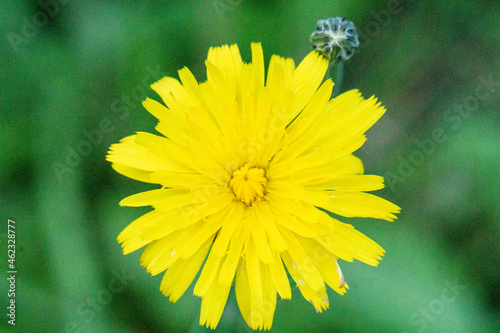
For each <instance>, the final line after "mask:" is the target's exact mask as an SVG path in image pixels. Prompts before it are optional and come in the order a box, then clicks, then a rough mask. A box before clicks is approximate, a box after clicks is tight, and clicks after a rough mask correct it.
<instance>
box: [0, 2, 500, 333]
mask: <svg viewBox="0 0 500 333" xmlns="http://www.w3.org/2000/svg"><path fill="white" fill-rule="evenodd" d="M0 16H1V20H0V37H1V38H0V47H1V50H2V52H1V55H0V61H1V71H0V79H1V84H0V92H1V93H0V103H1V104H0V105H1V109H0V219H1V224H0V226H1V230H0V234H1V238H0V267H1V270H0V271H1V274H0V280H1V283H0V287H1V288H0V295H1V296H0V300H1V302H0V303H1V306H0V308H2V309H3V310H2V311H1V312H2V313H0V318H3V319H2V320H1V321H2V323H1V324H0V325H1V326H0V327H2V330H5V331H11V330H16V329H17V330H18V331H20V332H21V331H22V332H204V331H208V330H206V329H204V328H203V327H200V326H199V325H198V320H199V311H200V303H201V301H200V299H199V298H197V297H195V296H192V288H193V287H192V286H191V288H190V289H188V291H187V292H186V294H185V295H184V296H183V297H182V298H181V299H180V300H179V301H178V302H177V303H176V304H172V303H169V301H168V299H167V298H165V297H164V296H162V294H161V293H160V292H159V285H160V280H161V275H159V276H156V277H150V276H149V275H148V274H147V273H146V271H145V270H144V269H142V268H141V266H140V265H139V257H140V253H141V251H137V252H136V253H133V254H130V255H127V256H123V255H122V254H121V249H120V246H119V245H118V243H117V242H116V236H117V235H118V233H119V232H120V231H121V230H122V229H123V228H124V227H126V226H127V225H128V224H129V223H130V222H131V221H133V220H134V219H135V218H137V217H138V216H140V215H142V214H144V213H145V212H146V211H148V209H144V210H142V209H138V208H121V207H119V206H118V202H119V201H120V200H121V199H122V198H124V197H126V196H128V195H130V194H133V193H136V192H139V191H144V190H148V189H152V188H155V187H154V186H153V185H151V184H142V183H139V182H136V181H133V180H130V179H127V178H125V177H123V176H121V175H119V174H117V173H116V172H114V171H113V170H112V169H111V167H110V164H109V163H107V162H106V161H105V155H106V151H107V149H108V147H109V145H110V144H112V143H115V142H117V141H118V140H120V139H121V138H122V137H124V136H127V135H130V134H133V133H134V132H135V131H139V130H141V131H149V132H154V126H155V125H156V120H155V119H154V118H153V117H152V116H151V115H150V114H149V113H147V112H146V111H145V110H144V109H143V108H142V106H141V101H142V100H143V99H144V98H145V97H146V96H149V97H153V98H156V99H157V97H156V95H155V94H154V92H153V91H152V90H151V89H150V88H149V85H150V84H151V83H153V82H155V81H156V80H158V79H159V78H161V77H163V76H165V75H168V76H173V77H177V70H178V69H180V68H182V67H184V66H187V67H189V68H190V69H191V70H192V71H193V73H194V74H195V76H196V77H197V78H198V80H199V81H203V80H204V79H205V78H206V74H205V72H204V59H205V57H206V54H207V51H208V49H209V47H210V46H217V45H221V44H232V43H237V44H238V45H239V47H240V50H241V53H242V56H243V59H244V60H247V61H250V60H251V56H250V43H251V42H252V41H259V42H262V45H263V48H264V55H265V58H266V64H267V63H268V62H269V59H270V56H271V55H272V54H279V55H282V56H286V57H292V58H294V59H295V61H296V63H298V62H299V61H300V60H301V59H302V58H303V57H304V56H305V55H306V54H307V53H308V52H309V51H310V50H311V45H310V43H309V35H310V33H311V32H312V31H313V30H314V29H315V25H316V21H317V20H318V19H322V18H326V17H330V16H345V17H347V18H348V19H350V20H352V21H354V22H355V23H356V25H357V28H358V31H359V33H360V42H361V46H360V49H359V51H358V53H357V54H356V55H355V56H354V57H353V58H352V59H351V60H350V61H349V62H348V63H347V64H346V66H345V77H344V84H343V87H342V90H343V91H345V90H349V89H353V88H358V89H360V90H361V92H363V94H364V95H365V96H366V97H369V96H371V95H376V96H377V97H378V98H379V99H380V100H381V101H382V102H383V104H384V105H385V106H386V108H387V113H386V114H385V115H384V117H382V119H381V120H380V121H379V122H378V123H377V124H376V125H375V126H374V127H373V128H372V129H370V130H369V131H368V133H367V135H368V141H367V143H366V144H365V145H364V146H363V147H362V148H361V149H360V150H359V151H358V153H357V155H358V156H360V157H362V158H363V161H364V164H365V169H366V172H367V173H370V174H379V175H383V176H385V177H386V185H387V187H386V188H385V189H384V190H381V191H379V192H377V194H378V195H380V196H382V197H384V198H387V199H389V200H390V201H392V202H394V203H396V204H398V205H400V206H401V208H402V212H401V214H400V215H399V219H398V220H397V221H396V222H394V223H388V222H385V221H378V220H365V219H346V218H344V219H343V221H345V222H349V223H352V224H354V225H355V226H356V228H357V229H359V230H360V231H362V232H364V233H365V234H367V235H368V236H370V237H371V238H373V239H374V240H376V241H377V242H378V243H379V244H380V245H381V246H382V247H384V248H385V249H386V251H387V254H386V256H385V258H384V260H383V261H382V262H381V264H380V266H379V267H378V268H374V267H370V266H367V265H365V264H362V263H359V262H354V263H344V264H342V268H343V271H344V274H345V276H346V279H347V281H348V282H349V285H350V287H351V289H350V291H349V292H348V293H347V294H346V295H344V296H340V295H337V294H335V293H334V292H333V291H331V290H330V291H329V294H330V304H331V305H330V310H328V311H326V312H325V313H323V314H317V313H316V312H315V310H314V309H313V307H312V306H310V304H309V303H308V302H307V301H305V300H304V299H303V298H302V297H301V295H300V293H299V292H298V289H297V288H294V290H293V298H292V300H291V301H286V300H278V306H277V310H276V314H275V319H274V325H273V328H272V331H274V332H305V331H310V332H332V331H335V332H368V331H372V332H405V331H406V332H472V331H475V332H495V331H496V332H499V331H500V324H499V323H500V246H499V241H498V240H499V238H500V222H499V221H500V181H499V176H500V148H499V146H500V145H499V144H500V126H499V125H500V116H499V106H500V58H499V54H500V29H499V27H500V2H498V1H495V0H492V1H479V0H476V1H438V0H429V1H366V0H364V1H361V0H357V1H354V0H351V1H243V0H206V1H182V2H181V1H92V2H91V1H85V2H83V1H82V2H70V1H57V0H52V1H49V0H41V1H3V2H2V4H1V5H0ZM9 218H10V219H13V220H15V222H16V241H17V243H16V244H17V252H16V255H17V256H16V265H17V267H16V268H17V270H18V274H17V292H16V300H17V303H16V304H17V312H16V314H17V317H16V319H17V320H16V327H15V328H14V327H12V326H11V325H8V324H7V319H8V318H7V317H6V312H7V310H6V309H5V308H6V306H7V305H8V303H7V302H8V298H7V296H6V291H7V283H6V271H7V245H6V239H7V237H6V234H7V219H9ZM230 298H232V299H233V300H232V301H229V302H228V305H227V307H226V310H225V312H224V315H223V317H222V320H221V323H220V324H219V327H218V329H217V330H218V331H220V332H231V331H236V332H246V331H249V329H248V328H247V327H246V325H245V323H244V321H243V320H242V319H241V315H240V314H239V310H238V308H237V306H236V305H235V304H236V303H235V301H234V294H231V295H230ZM4 312H5V313H4Z"/></svg>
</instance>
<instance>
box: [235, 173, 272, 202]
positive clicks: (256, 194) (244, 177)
mask: <svg viewBox="0 0 500 333" xmlns="http://www.w3.org/2000/svg"><path fill="white" fill-rule="evenodd" d="M266 184H267V179H266V177H265V176H264V170H263V169H261V168H256V167H252V166H250V165H249V164H248V163H247V164H245V165H244V166H242V167H241V168H239V169H238V170H236V171H235V172H233V178H231V181H230V182H229V186H230V187H231V188H232V190H233V192H234V195H235V196H236V198H237V199H238V200H240V201H241V202H243V203H245V205H247V206H251V205H252V203H253V202H254V201H256V200H261V198H262V197H263V196H264V193H265V191H266Z"/></svg>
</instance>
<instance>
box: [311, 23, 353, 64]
mask: <svg viewBox="0 0 500 333" xmlns="http://www.w3.org/2000/svg"><path fill="white" fill-rule="evenodd" d="M309 40H310V41H311V43H312V47H313V49H315V50H316V51H318V52H319V53H321V54H322V55H323V56H324V57H325V58H326V59H328V60H330V61H334V62H335V61H345V60H348V59H350V58H351V57H352V55H353V54H354V52H355V51H356V50H357V48H358V47H359V39H358V33H357V32H356V27H355V26H354V23H352V22H351V21H348V20H347V19H346V18H345V17H330V18H327V19H325V20H319V21H318V23H317V26H316V30H315V31H314V32H313V33H312V34H311V37H310V39H309Z"/></svg>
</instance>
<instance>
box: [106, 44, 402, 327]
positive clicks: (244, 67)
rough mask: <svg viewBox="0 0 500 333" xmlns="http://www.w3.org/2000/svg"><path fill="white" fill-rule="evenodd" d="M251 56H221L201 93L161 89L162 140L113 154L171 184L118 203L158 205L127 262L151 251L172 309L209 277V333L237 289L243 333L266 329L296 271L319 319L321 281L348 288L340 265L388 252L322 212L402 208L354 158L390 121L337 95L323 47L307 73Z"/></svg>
mask: <svg viewBox="0 0 500 333" xmlns="http://www.w3.org/2000/svg"><path fill="white" fill-rule="evenodd" d="M251 50H252V63H248V64H247V63H244V62H243V61H242V60H241V56H240V52H239V50H238V47H237V46H236V45H232V46H227V45H226V46H222V47H216V48H211V49H210V50H209V52H208V59H207V61H206V68H207V78H208V79H207V81H205V82H203V83H198V82H197V80H196V79H195V77H194V76H193V74H192V73H191V72H190V71H189V69H187V68H183V69H181V70H180V71H179V78H180V81H178V80H176V79H174V78H170V77H165V78H163V79H161V80H160V81H158V82H156V83H154V84H153V85H152V86H151V87H152V89H153V90H154V91H155V92H157V93H158V95H159V96H160V97H161V99H162V100H163V102H164V103H165V105H166V106H164V105H163V104H161V103H159V102H156V101H154V100H152V99H149V98H148V99H146V100H145V101H144V102H143V105H144V107H145V108H146V109H147V110H148V111H149V112H150V113H151V114H153V115H154V116H155V117H156V118H158V120H159V123H158V126H157V127H156V129H157V130H158V132H159V133H160V134H162V135H163V136H158V135H153V134H148V133H143V132H138V133H137V134H135V135H132V136H129V137H126V138H124V139H122V140H121V141H120V143H118V144H114V145H112V146H111V148H110V151H109V154H108V156H107V160H108V161H110V162H112V164H113V168H114V169H115V170H116V171H117V172H119V173H121V174H123V175H125V176H127V177H130V178H132V179H136V180H139V181H143V182H147V183H154V184H160V185H161V188H160V189H155V190H152V191H147V192H143V193H139V194H135V195H132V196H130V197H127V198H125V199H123V200H122V201H121V202H120V205H122V206H132V207H138V206H152V207H153V208H154V210H152V211H151V212H149V213H147V214H145V215H143V216H141V217H140V218H138V219H137V220H135V221H134V222H132V223H131V224H130V225H129V226H128V227H127V228H125V230H123V231H122V232H121V233H120V235H119V236H118V241H119V242H120V243H121V244H122V246H123V252H124V253H125V254H127V253H130V252H133V251H135V250H138V249H140V248H141V247H143V246H146V248H145V249H144V252H143V253H142V256H141V264H142V266H144V267H145V268H146V269H147V271H148V272H149V273H151V274H152V275H156V274H159V273H162V272H164V271H166V272H165V275H164V277H163V280H162V282H161V286H160V289H161V291H162V292H163V294H164V295H165V296H169V298H170V301H172V302H176V301H177V300H178V299H179V298H180V297H181V296H182V295H183V293H184V292H185V291H186V289H187V288H188V287H189V285H190V284H191V283H192V281H193V280H194V278H195V277H196V275H197V273H198V271H199V270H200V269H202V271H201V274H200V277H199V278H198V280H197V282H196V284H195V287H194V294H195V295H197V296H199V297H201V298H202V303H201V316H200V325H206V326H207V327H211V328H215V327H216V326H217V324H218V322H219V320H220V318H221V315H222V312H223V309H224V305H225V304H226V301H227V298H228V294H229V291H230V289H231V287H232V285H233V283H234V285H235V292H236V298H237V302H238V306H239V308H240V311H241V314H242V315H243V318H244V319H245V321H246V322H247V324H248V325H249V326H250V327H251V328H253V329H270V328H271V325H272V322H273V316H274V311H275V307H276V299H277V294H279V296H280V297H281V298H284V299H290V298H291V295H292V292H291V287H290V283H289V278H288V276H287V271H288V273H289V274H290V276H291V278H292V279H293V280H294V281H295V284H296V287H298V289H299V290H300V292H301V293H302V295H303V296H304V298H305V299H306V300H308V301H309V302H310V303H311V304H312V305H313V306H314V308H315V309H316V311H319V312H321V311H323V310H325V309H327V308H328V306H329V300H328V295H327V290H326V286H325V283H326V284H327V285H329V286H330V287H331V288H332V289H333V290H335V291H336V292H337V293H339V294H344V293H345V292H346V289H347V288H348V285H347V283H345V281H344V277H343V275H342V271H341V270H340V267H339V265H338V262H337V261H338V259H342V260H345V261H353V260H354V259H357V260H360V261H363V262H365V263H367V264H369V265H373V266H376V265H377V264H378V261H379V260H381V256H382V255H383V254H384V253H385V251H384V250H383V249H382V248H381V247H380V246H379V245H377V244H376V243H375V242H374V241H372V240H371V239H369V238H368V237H366V236H364V235H363V234H361V233H360V232H358V231H356V230H355V229H354V227H353V226H351V225H349V224H345V223H342V222H340V221H338V220H336V219H334V218H332V217H330V216H329V215H328V214H327V213H326V212H325V211H329V212H331V213H333V214H336V215H340V216H345V217H372V218H378V219H384V220H388V221H393V219H395V218H396V216H395V215H394V214H395V213H398V212H399V207H397V206H396V205H394V204H392V203H390V202H388V201H386V200H384V199H381V198H379V197H376V196H374V195H371V194H368V193H365V192H366V191H373V190H378V189H381V188H383V187H384V185H383V178H382V177H379V176H373V175H363V165H362V163H361V160H360V159H359V158H357V157H355V156H354V155H352V153H353V152H354V151H355V150H357V149H358V148H360V147H361V146H362V145H363V143H364V142H365V136H364V132H365V131H366V130H367V129H368V128H370V127H371V126H372V125H373V124H374V123H375V122H376V121H377V120H378V119H379V118H380V117H381V116H382V114H383V113H384V112H385V110H384V108H383V107H381V106H380V103H378V102H377V100H376V99H375V98H374V97H371V98H369V99H364V98H363V97H362V96H361V94H360V93H359V92H358V91H356V90H352V91H348V92H346V93H344V94H342V95H340V96H338V97H337V98H335V99H330V96H331V92H332V87H333V83H332V82H331V80H327V81H325V82H324V83H323V84H321V82H322V81H323V77H324V75H325V72H326V70H327V67H328V61H327V60H325V59H324V58H323V57H322V56H320V55H319V54H318V53H317V52H316V51H313V52H311V53H310V54H309V55H307V57H306V58H305V59H304V60H303V61H302V62H301V63H300V64H299V66H297V67H295V64H294V62H293V60H292V59H286V58H282V57H279V56H272V57H271V60H270V64H269V69H268V73H267V78H266V75H265V69H264V56H263V51H262V48H261V45H260V44H257V43H253V44H252V45H251ZM294 287H295V286H294Z"/></svg>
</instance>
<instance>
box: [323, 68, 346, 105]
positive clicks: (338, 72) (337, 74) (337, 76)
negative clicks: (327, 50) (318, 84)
mask: <svg viewBox="0 0 500 333" xmlns="http://www.w3.org/2000/svg"><path fill="white" fill-rule="evenodd" d="M331 67H333V70H330V69H331ZM330 72H331V73H332V75H331V78H332V80H333V83H335V85H334V86H333V91H332V98H335V97H337V96H338V95H340V89H342V81H343V78H344V62H343V61H332V62H331V63H330V66H329V67H328V71H327V74H330Z"/></svg>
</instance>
